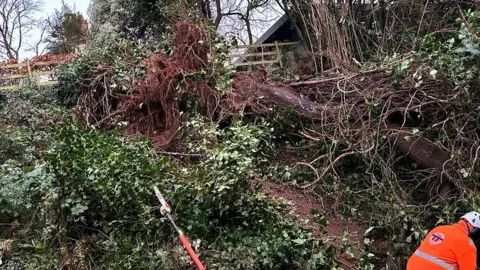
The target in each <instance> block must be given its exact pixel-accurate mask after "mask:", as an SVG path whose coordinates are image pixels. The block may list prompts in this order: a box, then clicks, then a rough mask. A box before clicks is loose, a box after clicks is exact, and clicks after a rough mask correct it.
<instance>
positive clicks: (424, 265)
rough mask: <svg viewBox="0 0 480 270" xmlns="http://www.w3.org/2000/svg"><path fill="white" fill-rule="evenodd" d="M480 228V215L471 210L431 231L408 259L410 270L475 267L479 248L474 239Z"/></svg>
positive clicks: (471, 269) (468, 269)
mask: <svg viewBox="0 0 480 270" xmlns="http://www.w3.org/2000/svg"><path fill="white" fill-rule="evenodd" d="M479 230H480V214H479V213H477V212H469V213H467V214H465V215H463V216H462V217H461V218H460V221H459V222H458V223H455V224H452V225H443V226H438V227H436V228H434V229H433V230H431V231H430V232H429V233H428V234H427V237H425V239H424V240H423V242H422V243H421V244H420V246H419V247H418V248H417V250H416V251H415V252H414V253H413V254H412V256H411V257H410V258H409V259H408V263H407V270H440V269H441V270H454V269H459V270H475V269H476V267H477V248H476V247H475V244H474V242H473V240H472V239H471V238H470V237H471V236H473V234H474V233H476V232H478V231H479Z"/></svg>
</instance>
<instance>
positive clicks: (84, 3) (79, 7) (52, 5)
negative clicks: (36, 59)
mask: <svg viewBox="0 0 480 270" xmlns="http://www.w3.org/2000/svg"><path fill="white" fill-rule="evenodd" d="M64 1H65V3H66V4H67V5H69V6H75V10H76V11H78V12H80V13H82V15H83V17H84V18H86V19H87V18H88V17H87V16H88V15H87V10H88V6H89V5H90V0H64ZM43 2H44V4H43V5H42V11H41V12H39V13H38V15H37V16H38V18H39V19H41V18H46V17H47V16H48V15H49V14H52V13H54V12H55V9H61V7H62V0H44V1H43ZM40 33H41V31H40V29H35V30H34V31H32V32H31V34H30V36H29V37H28V40H27V43H35V42H36V41H38V40H39V38H40ZM25 47H26V46H24V49H25ZM32 56H34V54H33V53H31V52H25V51H23V52H22V53H21V55H20V58H21V59H25V58H30V57H32Z"/></svg>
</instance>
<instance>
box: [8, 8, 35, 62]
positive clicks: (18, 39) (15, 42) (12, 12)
mask: <svg viewBox="0 0 480 270" xmlns="http://www.w3.org/2000/svg"><path fill="white" fill-rule="evenodd" d="M41 4H42V2H41V0H0V40H1V42H0V56H2V57H3V58H9V59H15V60H17V61H18V59H19V54H20V51H21V49H22V47H23V45H24V40H25V37H26V36H27V34H28V33H29V32H30V30H32V29H33V28H34V27H35V24H36V20H35V18H34V13H35V12H36V11H38V10H39V9H40V6H41Z"/></svg>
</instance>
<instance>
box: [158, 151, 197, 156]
mask: <svg viewBox="0 0 480 270" xmlns="http://www.w3.org/2000/svg"><path fill="white" fill-rule="evenodd" d="M157 154H160V155H168V156H184V157H203V156H205V155H204V154H189V153H176V152H165V151H157Z"/></svg>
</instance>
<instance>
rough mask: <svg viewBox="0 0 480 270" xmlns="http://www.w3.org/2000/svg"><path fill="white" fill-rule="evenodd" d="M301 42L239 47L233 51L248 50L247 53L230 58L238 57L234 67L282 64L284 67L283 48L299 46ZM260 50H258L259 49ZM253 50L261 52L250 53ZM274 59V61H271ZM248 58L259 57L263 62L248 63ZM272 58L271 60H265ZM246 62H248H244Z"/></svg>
mask: <svg viewBox="0 0 480 270" xmlns="http://www.w3.org/2000/svg"><path fill="white" fill-rule="evenodd" d="M297 44H299V42H274V43H263V44H252V45H238V46H235V47H233V49H246V50H245V53H239V54H231V55H229V57H230V58H236V57H238V58H239V59H237V60H236V61H235V62H233V63H232V65H233V66H234V67H240V66H253V65H266V64H276V63H278V64H280V67H283V63H282V50H281V49H280V48H281V47H284V46H290V45H297ZM257 48H258V49H257ZM251 49H257V50H260V52H249V51H251ZM272 56H274V57H273V59H271V58H272ZM248 57H257V58H260V59H261V60H255V61H248ZM265 58H270V59H265ZM245 60H246V62H244V61H245Z"/></svg>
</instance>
